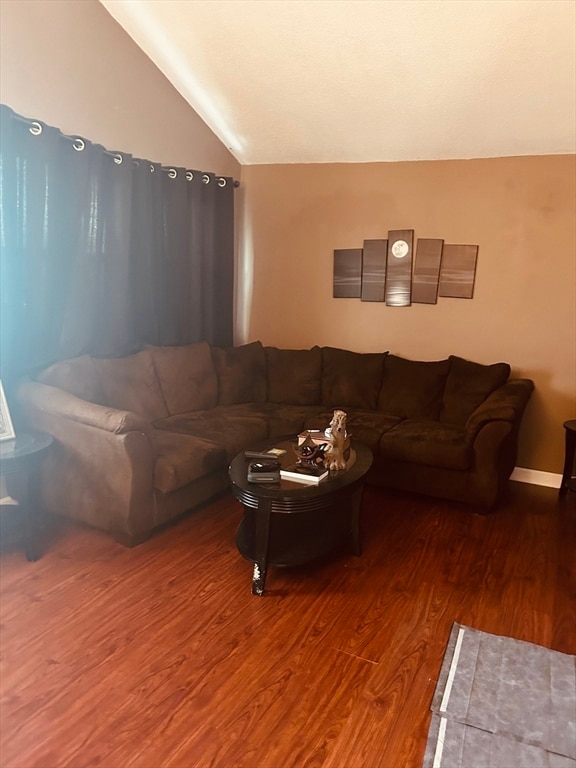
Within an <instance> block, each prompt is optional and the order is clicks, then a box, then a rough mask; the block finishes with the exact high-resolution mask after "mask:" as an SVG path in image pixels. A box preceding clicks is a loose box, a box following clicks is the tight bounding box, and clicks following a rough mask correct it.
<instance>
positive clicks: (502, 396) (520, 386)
mask: <svg viewBox="0 0 576 768" xmlns="http://www.w3.org/2000/svg"><path fill="white" fill-rule="evenodd" d="M533 389H534V382H533V381H532V380H531V379H510V380H509V381H507V382H506V384H503V385H502V386H501V387H498V389H496V390H495V391H494V392H492V394H491V395H489V396H488V397H487V398H486V400H484V402H483V403H481V404H480V405H479V406H478V408H476V410H475V411H474V412H473V413H472V414H470V416H469V418H468V421H467V422H466V436H467V438H468V439H473V438H474V436H475V435H477V434H478V432H479V431H480V429H482V427H483V426H485V425H486V424H488V423H489V422H492V421H507V422H509V423H510V424H515V425H518V424H519V422H520V419H521V418H522V414H523V413H524V409H525V408H526V404H527V403H528V400H529V399H530V395H531V394H532V391H533Z"/></svg>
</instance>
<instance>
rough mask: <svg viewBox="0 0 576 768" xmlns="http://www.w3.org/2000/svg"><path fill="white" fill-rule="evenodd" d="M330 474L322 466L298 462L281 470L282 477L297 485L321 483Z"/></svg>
mask: <svg viewBox="0 0 576 768" xmlns="http://www.w3.org/2000/svg"><path fill="white" fill-rule="evenodd" d="M329 474H330V472H329V471H328V470H327V469H326V467H324V466H323V465H322V464H303V463H300V462H297V463H296V464H290V466H288V467H286V468H284V469H281V470H280V477H282V478H283V479H284V480H292V481H294V482H296V483H321V482H322V480H325V479H326V478H327V477H328V475H329Z"/></svg>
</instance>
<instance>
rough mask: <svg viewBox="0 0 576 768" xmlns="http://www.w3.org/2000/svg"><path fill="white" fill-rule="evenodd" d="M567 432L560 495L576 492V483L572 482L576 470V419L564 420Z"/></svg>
mask: <svg viewBox="0 0 576 768" xmlns="http://www.w3.org/2000/svg"><path fill="white" fill-rule="evenodd" d="M564 430H565V432H566V453H565V456H564V471H563V472H562V482H561V483H560V490H559V491H558V495H559V496H565V495H566V494H567V493H568V491H574V492H576V484H574V483H573V482H572V477H573V475H572V473H573V472H574V454H575V453H576V419H572V420H570V421H565V422H564Z"/></svg>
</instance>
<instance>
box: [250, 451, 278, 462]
mask: <svg viewBox="0 0 576 768" xmlns="http://www.w3.org/2000/svg"><path fill="white" fill-rule="evenodd" d="M244 456H246V458H247V459H266V460H267V461H270V460H272V461H274V460H276V456H275V455H274V454H273V453H266V452H264V451H244Z"/></svg>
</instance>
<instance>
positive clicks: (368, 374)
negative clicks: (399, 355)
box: [322, 347, 387, 410]
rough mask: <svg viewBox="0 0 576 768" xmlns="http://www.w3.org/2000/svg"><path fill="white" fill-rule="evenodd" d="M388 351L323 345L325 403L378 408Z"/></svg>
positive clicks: (338, 406) (340, 406)
mask: <svg viewBox="0 0 576 768" xmlns="http://www.w3.org/2000/svg"><path fill="white" fill-rule="evenodd" d="M386 354H387V353H386V352H366V353H364V354H362V353H360V352H350V351H348V350H346V349H337V348H335V347H323V348H322V405H324V406H327V407H328V408H344V410H346V408H364V409H367V410H370V409H372V410H375V409H376V406H377V404H378V393H379V392H380V386H381V384H382V368H383V365H384V358H385V356H386Z"/></svg>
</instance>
